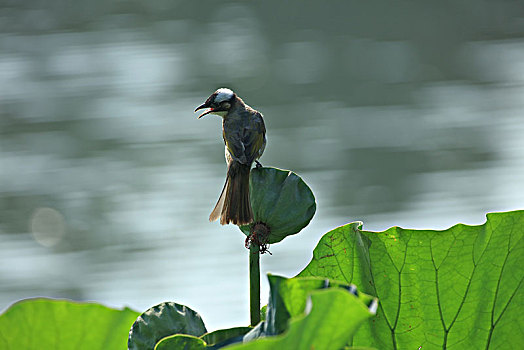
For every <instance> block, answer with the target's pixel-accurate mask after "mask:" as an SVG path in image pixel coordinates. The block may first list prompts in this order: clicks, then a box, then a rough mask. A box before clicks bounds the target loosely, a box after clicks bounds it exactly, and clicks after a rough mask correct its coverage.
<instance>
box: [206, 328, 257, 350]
mask: <svg viewBox="0 0 524 350" xmlns="http://www.w3.org/2000/svg"><path fill="white" fill-rule="evenodd" d="M251 329H253V328H252V327H235V328H228V329H220V330H218V331H214V332H211V333H207V334H204V335H203V336H202V337H201V338H202V340H204V341H205V342H206V343H207V344H209V345H210V346H215V347H217V348H218V347H222V346H225V345H227V344H231V343H232V342H234V341H240V340H241V339H242V338H243V337H244V335H245V334H246V333H247V332H249V331H250V330H251Z"/></svg>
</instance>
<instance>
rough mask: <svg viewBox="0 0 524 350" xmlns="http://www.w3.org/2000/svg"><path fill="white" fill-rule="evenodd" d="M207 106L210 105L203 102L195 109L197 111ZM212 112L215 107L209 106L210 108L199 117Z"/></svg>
mask: <svg viewBox="0 0 524 350" xmlns="http://www.w3.org/2000/svg"><path fill="white" fill-rule="evenodd" d="M207 107H208V105H207V103H203V104H201V105H200V106H198V107H197V108H196V109H195V112H196V111H198V110H199V109H202V108H207ZM211 112H213V108H209V110H207V111H205V112H204V113H202V114H200V115H199V116H198V119H200V118H202V117H203V116H205V115H206V114H209V113H211Z"/></svg>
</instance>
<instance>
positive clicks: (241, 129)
mask: <svg viewBox="0 0 524 350" xmlns="http://www.w3.org/2000/svg"><path fill="white" fill-rule="evenodd" d="M265 135H266V128H265V126H264V121H263V119H262V116H261V115H260V113H258V112H257V113H256V114H255V115H253V116H250V118H248V119H247V121H245V123H243V125H242V126H238V127H237V128H235V130H234V131H232V130H230V131H228V132H226V131H225V130H224V134H223V136H224V142H225V144H226V147H227V150H228V151H229V154H230V155H231V157H232V158H233V159H235V160H237V161H238V162H240V163H242V164H249V165H250V164H252V163H253V162H254V161H255V159H256V158H258V157H259V156H260V150H261V149H262V148H263V147H264V146H265V142H266V136H265Z"/></svg>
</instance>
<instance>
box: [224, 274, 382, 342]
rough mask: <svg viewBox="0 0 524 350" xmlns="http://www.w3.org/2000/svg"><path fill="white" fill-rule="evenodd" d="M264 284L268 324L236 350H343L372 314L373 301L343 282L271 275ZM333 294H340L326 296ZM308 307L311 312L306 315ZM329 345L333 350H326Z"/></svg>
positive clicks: (247, 337)
mask: <svg viewBox="0 0 524 350" xmlns="http://www.w3.org/2000/svg"><path fill="white" fill-rule="evenodd" d="M268 279H269V286H270V295H269V302H268V305H267V315H266V320H265V321H263V322H261V323H259V324H258V325H257V326H256V327H255V328H254V329H253V330H251V331H250V332H249V333H248V334H246V335H245V336H244V345H242V346H238V349H252V348H251V346H253V349H312V348H314V349H331V348H333V349H341V348H343V347H344V346H345V345H346V344H348V342H349V341H350V339H351V336H352V334H353V333H354V332H355V331H356V329H357V328H358V326H359V325H360V323H361V322H362V321H363V320H365V319H367V318H369V317H371V316H372V315H373V314H374V312H375V311H376V307H377V300H376V298H373V297H371V296H369V295H366V294H364V293H359V292H358V291H357V289H356V287H355V286H352V285H347V284H345V283H342V282H338V281H331V280H327V279H324V278H317V277H306V278H290V279H288V278H284V277H280V276H274V275H268ZM335 290H336V291H340V293H338V292H336V293H327V294H325V293H324V292H325V291H335ZM330 298H331V299H330ZM311 303H312V305H313V309H314V310H316V311H315V312H312V311H311V312H310V310H309V309H308V306H307V305H308V304H311ZM331 303H332V304H331ZM311 314H313V316H311ZM337 327H338V329H337ZM339 331H341V333H338V332H339ZM268 339H271V340H268ZM334 339H336V340H334ZM251 344H254V345H251ZM333 344H337V345H336V346H337V347H330V346H333ZM247 345H249V346H247ZM232 349H237V347H232Z"/></svg>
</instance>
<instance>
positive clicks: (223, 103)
mask: <svg viewBox="0 0 524 350" xmlns="http://www.w3.org/2000/svg"><path fill="white" fill-rule="evenodd" d="M222 107H223V108H225V109H229V107H231V103H229V102H222Z"/></svg>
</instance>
